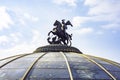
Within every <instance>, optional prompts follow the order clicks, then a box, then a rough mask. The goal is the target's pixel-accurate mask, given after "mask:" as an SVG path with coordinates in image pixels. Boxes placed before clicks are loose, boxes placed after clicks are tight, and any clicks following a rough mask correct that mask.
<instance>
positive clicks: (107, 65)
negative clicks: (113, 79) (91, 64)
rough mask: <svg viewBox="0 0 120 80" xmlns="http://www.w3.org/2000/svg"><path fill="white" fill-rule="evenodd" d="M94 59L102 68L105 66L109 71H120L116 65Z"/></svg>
mask: <svg viewBox="0 0 120 80" xmlns="http://www.w3.org/2000/svg"><path fill="white" fill-rule="evenodd" d="M92 59H93V60H95V61H96V62H97V63H99V64H101V65H102V66H104V67H105V68H106V69H107V70H111V71H120V68H119V67H117V66H116V65H113V64H110V63H108V62H106V61H103V60H101V59H97V58H92Z"/></svg>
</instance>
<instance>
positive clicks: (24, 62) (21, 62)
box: [2, 54, 42, 69]
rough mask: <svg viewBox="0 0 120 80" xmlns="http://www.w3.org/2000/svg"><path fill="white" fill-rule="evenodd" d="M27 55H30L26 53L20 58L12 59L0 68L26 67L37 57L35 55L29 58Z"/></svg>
mask: <svg viewBox="0 0 120 80" xmlns="http://www.w3.org/2000/svg"><path fill="white" fill-rule="evenodd" d="M41 55H42V54H41ZM28 56H30V55H27V56H25V57H22V58H18V59H16V60H14V61H12V62H11V63H9V64H7V65H5V66H3V67H2V68H3V69H4V68H28V67H29V66H30V65H31V63H32V62H33V61H34V60H35V59H36V58H37V57H35V58H29V57H28ZM38 57H39V56H38Z"/></svg>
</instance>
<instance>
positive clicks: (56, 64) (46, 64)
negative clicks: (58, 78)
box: [34, 61, 67, 68]
mask: <svg viewBox="0 0 120 80" xmlns="http://www.w3.org/2000/svg"><path fill="white" fill-rule="evenodd" d="M34 68H67V66H66V63H65V61H38V62H37V63H36V65H35V66H34Z"/></svg>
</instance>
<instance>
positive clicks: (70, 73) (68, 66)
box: [60, 52, 73, 80]
mask: <svg viewBox="0 0 120 80" xmlns="http://www.w3.org/2000/svg"><path fill="white" fill-rule="evenodd" d="M60 53H61V54H62V55H63V57H64V59H65V62H66V65H67V68H68V72H69V75H70V80H73V76H72V71H71V69H70V65H69V63H68V60H67V57H66V56H65V54H64V53H63V52H60Z"/></svg>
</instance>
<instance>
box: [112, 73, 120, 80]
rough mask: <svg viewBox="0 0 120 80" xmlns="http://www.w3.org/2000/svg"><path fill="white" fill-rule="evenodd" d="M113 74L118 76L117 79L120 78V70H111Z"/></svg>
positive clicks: (119, 79)
mask: <svg viewBox="0 0 120 80" xmlns="http://www.w3.org/2000/svg"><path fill="white" fill-rule="evenodd" d="M110 73H111V74H112V75H113V76H115V77H116V78H117V80H120V71H111V72H110Z"/></svg>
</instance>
